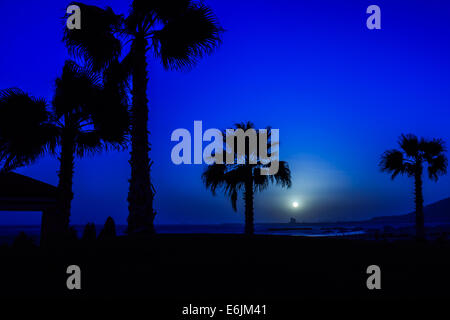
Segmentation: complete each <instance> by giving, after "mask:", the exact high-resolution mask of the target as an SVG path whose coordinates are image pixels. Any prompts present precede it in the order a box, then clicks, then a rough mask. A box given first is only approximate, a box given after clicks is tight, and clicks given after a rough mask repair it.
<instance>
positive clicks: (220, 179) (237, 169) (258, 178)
mask: <svg viewBox="0 0 450 320" xmlns="http://www.w3.org/2000/svg"><path fill="white" fill-rule="evenodd" d="M235 126H236V129H242V130H243V131H246V130H248V129H253V128H254V125H253V124H252V123H251V122H247V123H239V124H236V125H235ZM267 132H268V147H267V150H268V154H269V155H270V153H271V150H270V149H271V148H270V128H268V129H267ZM258 139H259V137H258ZM224 140H225V141H224V144H225V143H226V134H225V139H224ZM248 143H249V141H248V140H246V148H245V154H244V155H243V157H244V158H245V160H244V163H243V164H237V158H238V157H239V156H238V154H237V152H236V150H237V148H234V153H235V154H234V159H235V161H234V164H227V163H226V152H224V154H223V155H217V156H220V157H222V156H223V159H224V160H223V164H218V163H213V164H211V165H209V166H208V167H206V169H205V171H204V172H203V174H202V179H203V182H204V184H205V186H206V188H208V189H210V190H211V192H212V193H213V195H214V194H215V193H216V190H217V189H218V188H220V189H222V191H223V192H224V193H225V195H227V196H228V197H229V198H230V200H231V204H232V207H233V210H234V211H236V210H237V199H238V193H239V192H240V191H243V193H244V203H245V234H247V235H252V234H253V233H254V207H253V202H254V194H255V192H256V191H263V190H265V189H266V188H267V187H268V186H269V185H270V184H271V183H276V184H279V185H281V186H282V187H287V188H290V187H291V184H292V183H291V171H290V169H289V166H288V164H287V162H285V161H279V169H278V172H277V173H276V174H274V175H262V174H261V169H263V168H268V167H270V165H271V163H270V162H269V163H262V162H261V159H259V157H258V155H255V154H251V151H250V150H251V148H249V146H248ZM257 143H258V145H259V140H258V142H257ZM251 158H254V159H256V164H252V163H250V159H251Z"/></svg>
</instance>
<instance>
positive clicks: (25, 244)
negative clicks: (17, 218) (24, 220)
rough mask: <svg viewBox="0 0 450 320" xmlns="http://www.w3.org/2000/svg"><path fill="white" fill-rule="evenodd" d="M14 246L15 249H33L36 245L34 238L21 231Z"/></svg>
mask: <svg viewBox="0 0 450 320" xmlns="http://www.w3.org/2000/svg"><path fill="white" fill-rule="evenodd" d="M12 246H13V248H14V249H21V250H23V249H32V248H35V247H36V245H35V244H34V240H33V239H32V238H31V237H29V236H27V234H26V233H25V232H23V231H22V232H21V233H19V235H18V236H17V237H16V238H15V239H14V242H13V245H12Z"/></svg>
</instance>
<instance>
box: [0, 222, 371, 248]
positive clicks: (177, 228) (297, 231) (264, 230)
mask: <svg viewBox="0 0 450 320" xmlns="http://www.w3.org/2000/svg"><path fill="white" fill-rule="evenodd" d="M95 227H96V231H97V234H98V233H99V232H100V230H101V229H102V228H103V226H102V225H96V226H95ZM74 228H75V230H76V231H77V233H78V236H79V237H81V235H82V233H83V230H84V226H82V225H75V226H74ZM155 228H156V232H158V233H206V234H208V233H211V234H213V233H222V234H242V233H243V232H244V225H241V224H214V225H155ZM40 229H41V227H40V226H23V225H22V226H21V225H9V226H0V245H2V244H8V245H9V244H11V243H12V242H13V241H14V239H15V238H16V237H17V236H18V235H19V233H21V232H25V233H26V234H27V235H28V236H29V237H31V238H32V239H33V240H34V241H35V243H39V238H40ZM125 230H126V225H118V226H116V232H117V235H124V234H125ZM365 232H366V231H364V230H363V229H362V228H360V227H358V226H355V225H352V224H348V225H345V224H339V225H337V224H330V223H328V224H325V223H320V224H286V223H273V224H269V223H262V224H255V233H256V234H272V235H289V236H307V237H338V236H348V235H357V234H364V233H365Z"/></svg>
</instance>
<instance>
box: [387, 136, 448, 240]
mask: <svg viewBox="0 0 450 320" xmlns="http://www.w3.org/2000/svg"><path fill="white" fill-rule="evenodd" d="M398 144H399V147H400V150H398V149H392V150H387V151H386V152H384V153H383V155H382V157H381V162H380V167H381V170H382V171H383V172H389V173H391V174H392V175H391V177H392V179H395V177H397V176H398V175H399V174H401V175H407V176H408V177H412V178H414V198H415V206H416V237H417V239H418V240H424V239H425V226H424V214H423V192H422V183H423V180H422V174H423V169H424V166H425V165H427V166H428V177H429V178H430V179H431V180H433V181H437V180H438V178H439V176H442V175H444V174H446V173H447V165H448V160H447V157H446V155H445V153H446V151H447V150H446V147H445V143H444V141H443V140H441V139H432V140H427V139H424V138H420V139H419V138H418V137H417V136H415V135H412V134H407V135H404V134H403V135H401V137H400V139H399V142H398Z"/></svg>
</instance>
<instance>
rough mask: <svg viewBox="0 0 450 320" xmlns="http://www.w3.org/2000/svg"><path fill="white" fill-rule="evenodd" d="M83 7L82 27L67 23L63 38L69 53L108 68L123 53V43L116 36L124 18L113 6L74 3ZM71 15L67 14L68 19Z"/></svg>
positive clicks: (91, 63)
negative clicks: (73, 26)
mask: <svg viewBox="0 0 450 320" xmlns="http://www.w3.org/2000/svg"><path fill="white" fill-rule="evenodd" d="M71 5H77V6H79V7H80V9H81V15H82V16H81V29H79V30H77V29H74V30H69V29H68V28H67V27H66V26H64V36H63V41H64V43H65V44H66V46H67V48H68V49H69V52H70V53H71V54H72V55H73V56H74V57H76V58H78V59H81V60H83V61H84V62H86V64H89V65H91V66H92V68H93V70H95V71H100V70H104V69H105V68H106V67H107V66H108V65H109V64H110V63H111V62H112V61H114V60H115V59H116V58H117V57H119V56H120V53H121V48H122V45H121V42H120V39H118V38H117V37H116V34H117V33H119V32H120V31H121V29H122V25H123V17H122V16H121V15H117V14H115V13H114V11H113V10H112V9H111V8H109V7H108V8H106V9H102V8H99V7H96V6H92V5H86V4H84V3H80V2H72V3H71ZM67 18H68V16H67V15H66V16H65V17H64V21H66V20H67Z"/></svg>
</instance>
